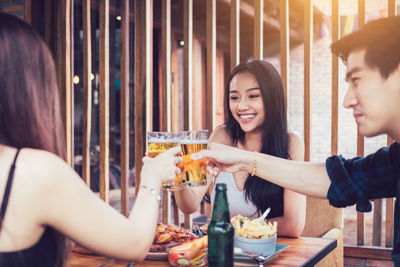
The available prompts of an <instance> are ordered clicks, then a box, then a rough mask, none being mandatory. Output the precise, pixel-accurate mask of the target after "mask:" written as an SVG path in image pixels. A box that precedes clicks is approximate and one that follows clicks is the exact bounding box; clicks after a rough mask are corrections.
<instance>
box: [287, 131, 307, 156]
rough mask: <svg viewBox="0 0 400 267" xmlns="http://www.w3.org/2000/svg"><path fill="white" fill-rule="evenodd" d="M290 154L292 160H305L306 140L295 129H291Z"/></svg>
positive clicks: (289, 133)
mask: <svg viewBox="0 0 400 267" xmlns="http://www.w3.org/2000/svg"><path fill="white" fill-rule="evenodd" d="M288 135H289V155H290V158H291V159H292V160H298V161H303V160H304V141H303V138H301V137H300V135H299V134H298V133H296V132H294V131H289V132H288Z"/></svg>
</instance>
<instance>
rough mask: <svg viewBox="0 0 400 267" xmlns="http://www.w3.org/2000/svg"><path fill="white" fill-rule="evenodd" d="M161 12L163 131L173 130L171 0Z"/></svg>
mask: <svg viewBox="0 0 400 267" xmlns="http://www.w3.org/2000/svg"><path fill="white" fill-rule="evenodd" d="M161 9H162V11H161V12H162V13H161V28H162V30H161V101H162V103H163V104H162V109H163V110H162V111H161V113H162V114H163V116H166V117H163V118H162V119H161V131H171V0H162V7H161ZM171 215H172V214H171V192H170V191H166V190H164V191H163V210H162V216H163V219H162V221H163V223H167V224H170V223H171Z"/></svg>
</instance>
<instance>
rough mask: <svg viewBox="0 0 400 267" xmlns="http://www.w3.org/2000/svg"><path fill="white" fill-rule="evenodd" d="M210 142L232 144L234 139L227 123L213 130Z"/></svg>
mask: <svg viewBox="0 0 400 267" xmlns="http://www.w3.org/2000/svg"><path fill="white" fill-rule="evenodd" d="M209 142H210V143H219V144H223V145H228V146H232V145H233V140H232V138H231V136H230V134H229V132H228V130H227V128H226V125H225V124H222V125H220V126H218V127H216V128H215V129H214V131H213V132H212V134H211V136H210V139H209Z"/></svg>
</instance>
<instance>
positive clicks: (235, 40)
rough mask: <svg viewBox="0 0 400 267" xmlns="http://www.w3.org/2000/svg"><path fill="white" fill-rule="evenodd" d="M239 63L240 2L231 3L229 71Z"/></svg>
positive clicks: (233, 0)
mask: <svg viewBox="0 0 400 267" xmlns="http://www.w3.org/2000/svg"><path fill="white" fill-rule="evenodd" d="M239 63H240V0H232V1H231V70H233V69H234V68H235V67H236V66H237V65H238V64H239Z"/></svg>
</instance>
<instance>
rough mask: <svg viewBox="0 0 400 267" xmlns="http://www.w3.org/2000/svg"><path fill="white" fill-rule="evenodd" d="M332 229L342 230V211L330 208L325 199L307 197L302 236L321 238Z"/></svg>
mask: <svg viewBox="0 0 400 267" xmlns="http://www.w3.org/2000/svg"><path fill="white" fill-rule="evenodd" d="M332 228H338V229H343V210H342V209H338V208H334V207H332V206H331V205H329V202H328V200H326V199H319V198H313V197H307V208H306V224H305V226H304V230H303V233H302V236H311V237H321V236H323V235H324V234H325V233H326V232H328V231H329V230H331V229H332Z"/></svg>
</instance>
